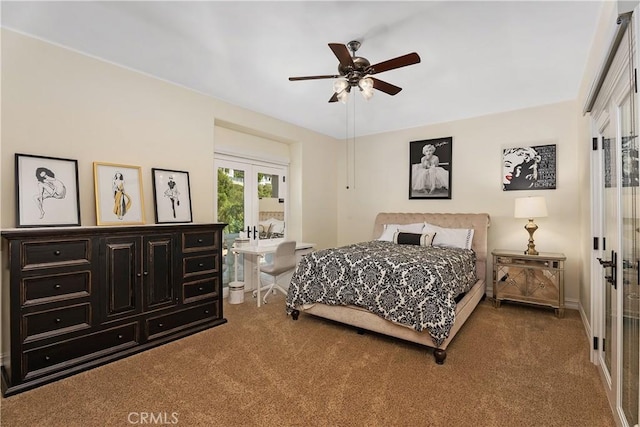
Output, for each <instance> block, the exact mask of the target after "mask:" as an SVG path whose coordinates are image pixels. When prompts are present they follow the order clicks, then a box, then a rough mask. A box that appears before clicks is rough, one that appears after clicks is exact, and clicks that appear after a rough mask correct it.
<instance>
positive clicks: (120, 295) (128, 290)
mask: <svg viewBox="0 0 640 427" xmlns="http://www.w3.org/2000/svg"><path fill="white" fill-rule="evenodd" d="M141 245H142V240H141V239H140V237H139V236H131V237H113V238H111V237H107V238H105V239H104V248H103V249H104V251H105V256H104V266H103V268H104V273H103V277H102V280H103V282H104V286H103V291H104V296H105V301H104V303H103V306H104V309H105V316H106V319H107V320H110V319H113V318H118V317H122V316H128V315H134V314H137V313H140V312H141V311H142V301H141V299H142V298H141V289H140V286H141V277H142V269H141V256H140V249H141Z"/></svg>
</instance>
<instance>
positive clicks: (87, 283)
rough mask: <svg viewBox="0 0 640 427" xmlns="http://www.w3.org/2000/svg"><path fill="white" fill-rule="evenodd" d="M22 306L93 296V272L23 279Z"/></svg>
mask: <svg viewBox="0 0 640 427" xmlns="http://www.w3.org/2000/svg"><path fill="white" fill-rule="evenodd" d="M21 285H22V286H21V287H22V291H21V292H20V298H21V304H22V306H23V307H24V306H27V305H33V304H41V303H46V302H52V301H58V300H65V299H73V298H80V297H86V296H89V295H90V294H91V272H90V271H80V272H77V273H64V274H49V275H46V276H32V277H27V278H24V279H22V282H21Z"/></svg>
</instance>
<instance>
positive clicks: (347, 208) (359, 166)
mask: <svg viewBox="0 0 640 427" xmlns="http://www.w3.org/2000/svg"><path fill="white" fill-rule="evenodd" d="M577 108H578V105H577V104H576V102H573V101H568V102H563V103H559V104H553V105H547V106H541V107H536V108H529V109H525V110H519V111H511V112H507V113H502V114H493V115H488V116H483V117H477V118H473V119H468V120H460V121H455V122H449V123H441V124H437V125H433V126H425V127H420V128H413V129H406V130H403V131H399V132H393V133H387V134H379V135H374V136H369V137H363V138H360V139H358V140H356V149H355V159H356V162H355V183H356V188H355V189H350V190H347V189H345V186H343V185H338V187H337V188H338V205H339V213H338V218H339V220H338V233H339V238H338V241H339V243H345V242H353V241H361V240H365V239H368V238H370V237H371V233H372V228H373V221H374V217H375V215H376V213H377V212H380V211H391V212H400V211H402V212H487V213H489V214H490V215H491V228H490V229H489V249H490V250H493V249H495V248H500V249H514V250H520V249H522V250H523V251H524V249H525V248H526V247H527V240H528V236H529V235H528V234H527V232H526V231H525V230H524V228H523V227H524V225H525V224H526V222H527V221H526V220H522V219H515V218H513V207H514V206H513V205H514V199H515V198H516V197H523V196H530V195H531V196H532V195H535V196H541V195H543V196H545V197H546V199H547V206H548V210H549V217H547V218H540V219H537V220H536V223H537V224H538V226H539V227H540V228H539V229H538V231H536V234H535V241H536V249H538V250H539V251H541V252H562V253H564V254H565V255H566V256H567V262H566V274H565V278H566V282H565V283H566V298H567V302H569V303H571V304H572V305H573V306H574V307H576V306H577V302H578V299H579V290H580V286H579V282H578V280H579V273H578V266H579V265H580V257H581V252H580V247H579V245H578V240H579V238H580V225H579V223H578V221H577V219H578V218H579V216H580V212H579V204H578V201H579V194H578V187H579V186H578V161H577V158H576V156H575V153H576V149H577V144H578V133H577V129H578V126H577V116H576V113H575V112H576V109H577ZM448 136H452V137H453V171H452V173H453V175H452V180H453V182H452V199H451V200H422V199H420V200H415V199H413V200H409V198H408V193H409V169H408V168H409V166H408V164H409V141H415V140H422V139H431V138H440V137H448ZM544 144H556V145H557V147H556V149H557V153H556V154H557V183H556V184H557V189H556V190H538V191H508V192H505V191H503V190H502V150H503V149H504V148H508V147H518V146H528V145H544ZM339 154H343V153H342V152H340V153H339ZM344 161H345V160H344V155H343V156H342V157H341V160H340V162H339V165H338V174H339V177H338V182H345V180H346V177H345V173H346V172H345V170H346V166H345V164H344Z"/></svg>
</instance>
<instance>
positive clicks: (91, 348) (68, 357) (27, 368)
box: [22, 323, 138, 379]
mask: <svg viewBox="0 0 640 427" xmlns="http://www.w3.org/2000/svg"><path fill="white" fill-rule="evenodd" d="M137 343H138V327H137V323H131V324H128V325H125V326H120V327H118V328H113V329H108V330H106V331H101V332H97V333H95V334H91V335H86V336H83V337H80V338H76V339H72V340H67V341H62V342H60V343H58V344H54V345H50V346H46V347H40V348H36V349H33V350H29V351H25V352H24V354H23V356H22V357H23V364H22V377H23V379H29V378H31V377H34V376H37V375H42V374H46V373H48V372H51V371H54V370H56V369H62V368H68V367H69V365H71V364H77V363H82V362H85V361H88V360H91V359H97V358H98V357H102V356H105V355H108V354H111V353H115V352H117V351H120V350H123V349H124V348H127V347H133V346H135V345H136V344H137Z"/></svg>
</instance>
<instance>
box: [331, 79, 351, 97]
mask: <svg viewBox="0 0 640 427" xmlns="http://www.w3.org/2000/svg"><path fill="white" fill-rule="evenodd" d="M348 87H349V82H348V81H346V80H345V79H336V80H335V81H334V82H333V91H334V92H335V93H337V94H338V95H339V94H340V92H343V91H344V90H345V89H346V88H348Z"/></svg>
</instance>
